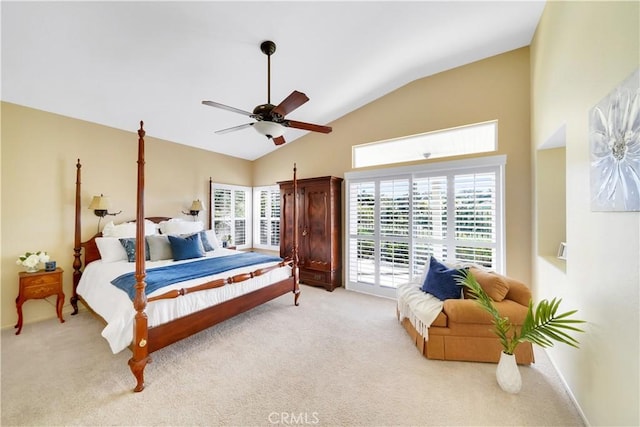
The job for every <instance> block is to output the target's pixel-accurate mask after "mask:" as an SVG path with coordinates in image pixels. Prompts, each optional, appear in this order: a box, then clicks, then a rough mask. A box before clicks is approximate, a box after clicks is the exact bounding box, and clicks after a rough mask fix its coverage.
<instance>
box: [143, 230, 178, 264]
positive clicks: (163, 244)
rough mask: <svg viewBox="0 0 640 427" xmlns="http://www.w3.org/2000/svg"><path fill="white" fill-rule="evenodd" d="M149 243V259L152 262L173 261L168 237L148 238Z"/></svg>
mask: <svg viewBox="0 0 640 427" xmlns="http://www.w3.org/2000/svg"><path fill="white" fill-rule="evenodd" d="M147 243H148V244H149V258H150V260H151V261H160V260H163V259H173V252H172V251H171V244H170V243H169V237H168V236H160V235H156V236H147Z"/></svg>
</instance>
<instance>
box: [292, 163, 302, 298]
mask: <svg viewBox="0 0 640 427" xmlns="http://www.w3.org/2000/svg"><path fill="white" fill-rule="evenodd" d="M296 172H297V168H296V164H295V163H294V164H293V248H292V251H291V252H292V253H291V258H292V260H293V265H292V267H291V268H292V270H293V271H292V272H293V294H294V297H293V304H294V305H298V304H299V303H298V298H299V297H300V280H299V276H300V270H299V269H298V261H299V260H298V179H297V177H296Z"/></svg>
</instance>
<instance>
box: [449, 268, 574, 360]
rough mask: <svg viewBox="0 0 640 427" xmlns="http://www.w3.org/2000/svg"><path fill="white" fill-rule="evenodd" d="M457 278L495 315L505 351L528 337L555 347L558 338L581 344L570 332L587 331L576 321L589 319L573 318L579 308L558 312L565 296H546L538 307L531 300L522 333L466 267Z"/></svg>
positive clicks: (558, 340)
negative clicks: (501, 312) (502, 312)
mask: <svg viewBox="0 0 640 427" xmlns="http://www.w3.org/2000/svg"><path fill="white" fill-rule="evenodd" d="M457 280H458V282H459V283H461V284H462V285H464V286H466V287H467V288H468V290H469V294H470V295H471V296H472V297H473V298H474V299H475V300H476V302H477V303H478V304H479V305H480V307H482V308H483V309H484V310H485V311H487V312H488V313H489V314H490V315H491V316H492V317H493V325H494V330H493V332H494V333H495V334H496V335H497V337H498V339H499V341H500V343H501V344H502V349H503V351H504V352H505V353H507V354H513V352H514V351H515V349H516V347H517V346H518V344H520V343H521V342H526V341H528V342H531V343H534V344H537V345H539V346H541V347H544V348H546V347H552V346H553V344H554V341H557V342H561V343H564V344H567V345H570V346H572V347H575V348H578V344H579V343H578V340H577V339H575V338H574V337H572V336H571V335H569V332H584V331H583V330H582V329H580V328H577V327H575V326H573V325H575V324H579V323H585V321H584V320H578V319H569V317H570V316H573V315H574V314H575V313H576V312H577V310H571V311H567V312H565V313H560V314H557V312H558V308H559V307H560V302H561V301H562V299H557V298H553V299H552V300H551V301H548V300H546V299H545V300H542V301H540V302H539V303H538V306H537V307H535V308H534V304H533V301H529V308H528V310H527V315H526V317H525V319H524V322H523V324H522V327H521V328H520V332H519V333H518V332H517V331H516V330H515V328H514V327H513V325H512V324H511V323H510V322H509V319H508V318H505V317H502V316H500V313H499V312H498V310H497V309H496V308H495V306H494V305H493V300H492V299H491V298H490V297H489V296H488V295H487V294H486V292H485V291H484V289H482V286H480V284H479V283H478V281H477V280H476V278H475V277H474V276H473V273H471V272H470V271H469V270H466V271H464V272H463V273H462V274H460V275H458V277H457Z"/></svg>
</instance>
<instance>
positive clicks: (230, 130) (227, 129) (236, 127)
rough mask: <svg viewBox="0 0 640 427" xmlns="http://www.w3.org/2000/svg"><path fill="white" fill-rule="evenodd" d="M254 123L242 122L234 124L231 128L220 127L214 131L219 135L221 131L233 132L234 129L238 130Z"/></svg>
mask: <svg viewBox="0 0 640 427" xmlns="http://www.w3.org/2000/svg"><path fill="white" fill-rule="evenodd" d="M254 124H255V122H252V123H245V124H243V125H238V126H234V127H231V128H226V129H220V130H217V131H216V132H215V133H217V134H219V135H220V134H223V133H229V132H233V131H236V130H240V129H244V128H248V127H250V126H253V125H254Z"/></svg>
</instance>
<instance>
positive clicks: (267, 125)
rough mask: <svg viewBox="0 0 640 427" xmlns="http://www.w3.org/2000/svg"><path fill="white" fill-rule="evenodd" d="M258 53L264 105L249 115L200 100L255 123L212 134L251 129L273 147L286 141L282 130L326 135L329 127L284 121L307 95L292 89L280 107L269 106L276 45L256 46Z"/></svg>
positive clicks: (302, 102)
mask: <svg viewBox="0 0 640 427" xmlns="http://www.w3.org/2000/svg"><path fill="white" fill-rule="evenodd" d="M260 50H261V51H262V53H264V54H265V55H267V103H266V104H261V105H258V106H256V107H255V108H254V109H253V112H248V111H245V110H241V109H239V108H235V107H230V106H228V105H224V104H220V103H218V102H213V101H202V103H203V104H204V105H208V106H210V107H215V108H221V109H223V110H227V111H232V112H234V113H238V114H242V115H245V116H248V117H251V118H252V119H255V120H256V121H255V122H251V123H245V124H242V125H238V126H233V127H230V128H226V129H220V130H217V131H216V132H215V133H217V134H223V133H228V132H233V131H236V130H240V129H244V128H247V127H250V126H253V127H254V128H255V130H256V131H257V132H258V133H259V134H261V135H264V136H266V137H267V138H269V139H271V140H273V142H274V144H276V145H281V144H284V143H285V142H286V141H285V139H284V137H283V136H282V135H284V131H285V128H286V127H291V128H295V129H302V130H308V131H312V132H320V133H330V132H331V131H332V128H331V127H330V126H322V125H316V124H313V123H305V122H299V121H297V120H288V119H286V118H285V116H286V115H287V114H289V113H291V112H292V111H293V110H295V109H297V108H298V107H300V106H301V105H302V104H304V103H305V102H307V101H309V98H308V97H307V95H305V94H304V93H302V92H298V91H297V90H294V91H293V92H291V93H290V94H289V96H287V97H286V98H285V99H284V100H283V101H282V102H281V103H280V104H278V105H273V104H271V55H273V53H274V52H275V51H276V44H275V43H274V42H272V41H271V40H266V41H264V42H262V43H261V44H260Z"/></svg>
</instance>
